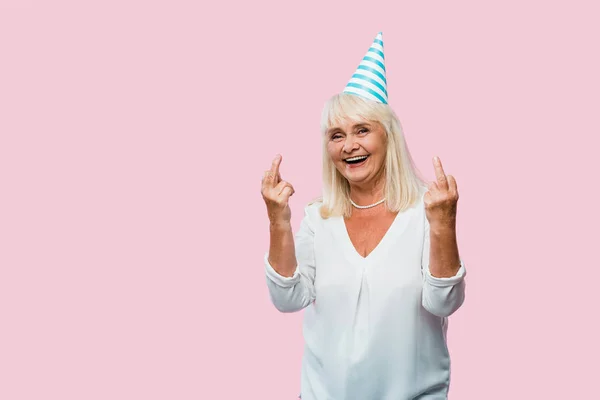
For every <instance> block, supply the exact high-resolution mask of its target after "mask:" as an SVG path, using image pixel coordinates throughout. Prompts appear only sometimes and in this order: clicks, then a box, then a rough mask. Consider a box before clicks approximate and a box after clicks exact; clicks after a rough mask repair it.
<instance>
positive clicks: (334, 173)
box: [312, 93, 426, 218]
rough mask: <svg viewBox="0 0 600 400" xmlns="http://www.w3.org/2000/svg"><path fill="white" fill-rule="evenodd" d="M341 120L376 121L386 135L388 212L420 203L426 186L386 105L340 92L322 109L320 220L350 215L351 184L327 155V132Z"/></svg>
mask: <svg viewBox="0 0 600 400" xmlns="http://www.w3.org/2000/svg"><path fill="white" fill-rule="evenodd" d="M344 120H351V121H358V120H367V121H370V122H378V123H380V124H381V125H382V126H383V128H384V129H385V132H386V135H387V149H386V158H385V163H384V174H385V186H384V194H385V199H386V200H385V205H386V207H387V209H388V210H390V211H394V212H401V211H404V210H406V209H408V208H410V207H411V206H412V205H413V204H414V203H415V202H416V201H417V200H419V198H420V196H421V194H422V190H423V188H424V187H426V183H425V180H424V179H423V178H422V176H421V174H420V172H419V170H418V169H417V168H416V166H415V164H414V162H413V159H412V157H411V155H410V152H409V151H408V147H407V146H406V141H405V139H404V133H403V132H402V126H401V125H400V121H399V120H398V117H397V116H396V114H395V113H394V111H393V110H392V109H391V107H390V106H389V105H387V104H382V103H377V102H375V101H371V100H367V99H363V98H361V97H358V96H356V95H352V94H348V93H340V94H337V95H335V96H333V97H332V98H330V99H329V100H328V101H327V102H326V103H325V106H324V108H323V113H322V116H321V133H322V136H323V194H322V196H321V197H320V198H318V199H316V200H314V201H313V202H312V203H314V202H318V201H320V202H322V203H323V204H322V205H321V217H323V218H328V217H330V216H341V215H343V216H345V217H349V216H350V215H351V214H352V204H351V203H350V184H349V183H348V181H347V180H346V178H344V176H343V175H342V174H340V172H339V171H338V170H337V168H336V167H335V165H334V163H333V161H332V160H331V158H330V157H329V154H328V152H327V142H328V140H329V137H328V136H327V130H328V129H329V128H331V127H332V126H333V125H337V124H340V122H342V121H344Z"/></svg>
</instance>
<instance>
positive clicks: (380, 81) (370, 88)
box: [344, 32, 388, 104]
mask: <svg viewBox="0 0 600 400" xmlns="http://www.w3.org/2000/svg"><path fill="white" fill-rule="evenodd" d="M344 93H351V94H354V95H357V96H361V97H364V98H366V99H369V100H374V101H376V102H378V103H383V104H387V103H388V94H387V80H386V78H385V59H384V56H383V36H382V32H379V33H378V34H377V37H375V40H374V41H373V44H372V45H371V47H370V48H369V51H367V54H366V55H365V56H364V57H363V59H362V61H361V62H360V65H359V66H358V68H357V69H356V72H355V73H354V75H352V78H350V81H349V82H348V84H347V85H346V88H345V89H344Z"/></svg>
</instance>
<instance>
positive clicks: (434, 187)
mask: <svg viewBox="0 0 600 400" xmlns="http://www.w3.org/2000/svg"><path fill="white" fill-rule="evenodd" d="M433 168H434V169H435V176H436V181H435V182H431V183H430V184H429V186H428V188H429V191H428V192H427V193H425V196H424V198H423V201H424V202H425V213H426V215H427V219H428V220H429V225H430V226H431V227H435V228H451V229H454V228H455V227H456V204H457V202H458V189H457V187H456V180H455V179H454V177H453V176H452V175H446V174H445V173H444V169H443V168H442V162H441V161H440V159H439V158H438V157H434V158H433Z"/></svg>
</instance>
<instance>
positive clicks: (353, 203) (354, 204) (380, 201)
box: [350, 198, 385, 208]
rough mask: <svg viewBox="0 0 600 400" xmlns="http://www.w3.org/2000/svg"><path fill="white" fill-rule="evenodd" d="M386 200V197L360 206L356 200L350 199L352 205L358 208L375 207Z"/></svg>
mask: <svg viewBox="0 0 600 400" xmlns="http://www.w3.org/2000/svg"><path fill="white" fill-rule="evenodd" d="M384 201H385V198H383V199H381V200H379V201H378V202H377V203H373V204H369V205H368V206H359V205H358V204H356V203H355V202H353V201H352V199H350V203H352V205H353V206H354V207H356V208H371V207H375V206H377V205H379V204H381V203H383V202H384Z"/></svg>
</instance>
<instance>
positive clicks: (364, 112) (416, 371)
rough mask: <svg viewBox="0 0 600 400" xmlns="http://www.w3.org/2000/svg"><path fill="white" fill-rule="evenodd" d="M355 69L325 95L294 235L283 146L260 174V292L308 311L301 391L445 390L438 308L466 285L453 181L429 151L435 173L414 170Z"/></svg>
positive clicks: (402, 394)
mask: <svg viewBox="0 0 600 400" xmlns="http://www.w3.org/2000/svg"><path fill="white" fill-rule="evenodd" d="M382 44H383V43H382V42H381V33H380V34H379V35H378V37H377V38H376V40H375V42H374V45H377V46H375V48H376V49H378V50H380V53H381V55H380V58H379V60H380V61H383V46H382ZM373 48H374V46H373V45H372V46H371V49H369V52H368V53H367V56H365V58H363V63H361V65H366V64H364V61H365V59H366V58H367V57H370V58H372V59H375V58H373V54H370V53H372V49H373ZM371 64H374V63H371ZM371 64H369V65H371ZM359 69H360V67H359ZM363 71H365V69H362V70H361V73H360V74H358V75H361V76H362V77H361V76H358V78H357V76H356V75H357V74H355V76H353V78H352V79H351V81H350V82H349V83H348V85H347V87H346V89H345V90H344V93H341V94H338V95H336V96H333V97H332V98H331V99H330V100H329V101H328V102H327V103H326V105H325V108H324V110H323V116H322V124H321V125H322V134H323V145H324V147H323V197H322V198H321V199H320V200H318V201H315V202H313V203H311V204H309V205H308V206H307V207H306V208H305V214H304V218H303V219H302V222H301V224H300V228H299V230H298V232H297V233H296V236H295V238H294V235H293V233H292V227H291V225H290V219H291V211H290V208H289V204H288V200H289V197H290V196H291V195H293V193H294V188H293V186H292V185H291V184H290V183H289V182H286V181H284V180H282V178H281V176H280V174H279V165H280V163H281V156H277V157H276V158H275V160H273V163H272V166H271V169H270V170H268V171H266V172H265V176H264V178H263V184H262V195H263V198H264V200H265V203H266V205H267V210H268V216H269V220H270V247H269V251H268V253H267V254H265V258H264V262H265V268H266V276H267V285H268V288H269V293H270V296H271V300H272V302H273V304H274V305H275V307H277V309H278V310H280V311H282V312H294V311H299V310H302V309H305V315H304V327H303V334H304V339H305V350H304V356H303V362H302V376H301V398H302V399H303V400H313V399H315V400H326V399H335V400H343V399H360V400H376V399H390V400H391V399H394V400H409V399H410V400H412V399H446V398H447V392H448V388H449V383H450V359H449V354H448V349H447V346H446V330H447V317H448V316H450V315H451V314H452V313H453V312H454V311H456V310H457V309H458V308H459V307H460V306H461V304H462V303H463V300H464V293H465V283H464V276H465V268H464V265H463V263H462V261H461V259H460V257H459V254H458V247H457V241H456V229H455V228H456V205H457V201H458V192H457V187H456V181H455V180H454V178H453V177H452V176H450V175H446V174H445V173H444V170H443V168H442V165H441V162H440V160H439V159H438V158H437V157H436V158H434V161H433V167H434V169H435V173H436V181H435V182H431V183H430V184H429V185H428V186H426V185H425V184H424V182H423V180H422V179H420V178H419V177H418V174H417V172H416V169H415V168H414V166H413V163H412V160H411V157H410V154H409V152H408V149H407V148H406V145H405V140H404V137H403V133H402V130H401V127H400V124H399V122H398V119H397V117H396V115H395V114H394V112H393V111H392V110H391V108H390V107H389V106H388V105H387V91H384V90H380V91H375V89H374V88H375V86H373V85H370V86H369V85H366V84H365V83H364V82H367V81H368V80H366V79H364V77H365V75H363V74H364V72H363ZM383 72H385V70H384V69H383ZM367 78H368V77H367ZM361 79H362V80H363V82H360V80H361ZM380 82H385V81H384V79H381V80H380ZM352 83H353V85H351V84H352ZM361 85H363V86H362V88H361ZM369 90H371V91H373V92H376V93H378V94H379V95H380V96H369V95H368V94H369V93H370V92H369ZM384 95H385V96H384ZM382 100H383V101H382Z"/></svg>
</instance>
